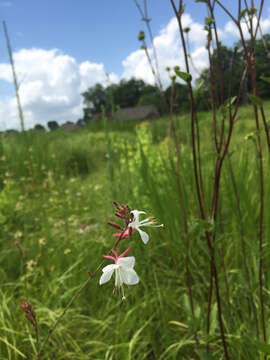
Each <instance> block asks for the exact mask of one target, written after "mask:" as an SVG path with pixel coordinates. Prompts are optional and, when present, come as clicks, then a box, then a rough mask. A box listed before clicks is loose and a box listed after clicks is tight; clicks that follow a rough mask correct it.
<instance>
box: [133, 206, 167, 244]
mask: <svg viewBox="0 0 270 360" xmlns="http://www.w3.org/2000/svg"><path fill="white" fill-rule="evenodd" d="M130 213H131V216H132V217H131V222H130V223H129V224H128V227H131V228H132V229H136V230H137V231H138V232H139V234H140V236H141V239H142V241H143V242H144V243H145V244H147V243H148V240H149V235H148V234H147V233H146V232H145V231H143V230H141V229H140V227H142V226H151V227H160V226H163V224H161V225H158V224H157V221H156V219H155V218H153V217H152V216H149V217H148V218H146V219H143V220H141V221H139V216H140V214H146V213H145V211H139V210H132V211H131V212H130Z"/></svg>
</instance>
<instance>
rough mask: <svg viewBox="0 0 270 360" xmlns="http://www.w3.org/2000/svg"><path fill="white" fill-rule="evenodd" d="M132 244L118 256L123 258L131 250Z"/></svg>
mask: <svg viewBox="0 0 270 360" xmlns="http://www.w3.org/2000/svg"><path fill="white" fill-rule="evenodd" d="M131 248H132V246H131V245H130V247H128V248H127V249H126V250H125V251H124V252H123V253H122V254H121V255H119V256H118V258H119V259H120V258H122V257H124V256H125V255H126V254H127V253H128V252H129V251H130V250H131Z"/></svg>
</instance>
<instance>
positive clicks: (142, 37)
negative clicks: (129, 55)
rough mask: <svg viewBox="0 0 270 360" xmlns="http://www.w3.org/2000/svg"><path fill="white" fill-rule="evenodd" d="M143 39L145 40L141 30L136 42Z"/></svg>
mask: <svg viewBox="0 0 270 360" xmlns="http://www.w3.org/2000/svg"><path fill="white" fill-rule="evenodd" d="M144 39H145V34H144V31H143V30H141V31H140V32H139V35H138V40H139V41H143V40H144Z"/></svg>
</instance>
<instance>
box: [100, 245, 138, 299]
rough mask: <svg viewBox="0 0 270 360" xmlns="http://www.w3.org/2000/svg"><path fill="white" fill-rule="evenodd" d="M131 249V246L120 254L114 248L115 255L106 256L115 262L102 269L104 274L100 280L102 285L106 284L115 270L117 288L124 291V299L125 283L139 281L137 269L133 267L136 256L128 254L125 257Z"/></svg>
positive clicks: (136, 282) (123, 297) (123, 296)
mask: <svg viewBox="0 0 270 360" xmlns="http://www.w3.org/2000/svg"><path fill="white" fill-rule="evenodd" d="M130 249H131V246H130V247H129V248H128V249H127V250H125V251H124V252H123V253H122V254H121V255H119V256H118V255H117V253H116V251H115V250H113V253H114V254H115V257H113V256H104V257H105V258H107V259H111V260H113V261H114V264H110V265H107V266H105V267H104V268H103V269H102V272H103V274H102V275H101V278H100V280H99V284H100V285H102V284H105V283H106V282H108V281H109V280H110V279H111V277H112V275H113V273H114V272H115V288H116V290H117V291H118V290H121V291H122V299H125V295H124V288H123V284H126V285H135V284H138V282H139V277H138V275H137V273H136V271H135V270H134V269H133V267H134V264H135V258H134V256H128V257H126V258H124V256H125V255H126V253H127V252H128V251H129V250H130Z"/></svg>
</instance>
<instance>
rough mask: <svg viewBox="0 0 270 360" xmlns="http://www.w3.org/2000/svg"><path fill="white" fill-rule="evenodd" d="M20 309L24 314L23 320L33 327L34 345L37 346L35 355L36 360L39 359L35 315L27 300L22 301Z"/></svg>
mask: <svg viewBox="0 0 270 360" xmlns="http://www.w3.org/2000/svg"><path fill="white" fill-rule="evenodd" d="M20 307H21V309H22V311H23V312H24V313H25V318H26V320H27V321H29V322H30V324H32V325H33V327H34V330H35V335H36V345H37V353H38V359H40V353H39V337H38V323H37V319H36V313H35V311H34V310H33V308H32V305H31V304H30V303H29V302H28V301H27V300H22V302H21V306H20Z"/></svg>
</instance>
